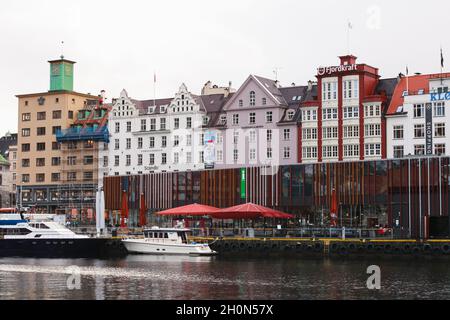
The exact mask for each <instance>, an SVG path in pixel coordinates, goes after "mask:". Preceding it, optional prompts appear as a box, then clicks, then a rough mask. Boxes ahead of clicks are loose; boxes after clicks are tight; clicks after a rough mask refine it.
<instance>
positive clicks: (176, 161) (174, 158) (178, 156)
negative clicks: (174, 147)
mask: <svg viewBox="0 0 450 320" xmlns="http://www.w3.org/2000/svg"><path fill="white" fill-rule="evenodd" d="M179 162H180V154H179V153H178V152H175V153H174V154H173V163H174V164H178V163H179Z"/></svg>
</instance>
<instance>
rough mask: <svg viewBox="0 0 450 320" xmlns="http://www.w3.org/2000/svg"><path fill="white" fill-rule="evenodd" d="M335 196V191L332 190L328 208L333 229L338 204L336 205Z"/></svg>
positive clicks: (335, 224)
mask: <svg viewBox="0 0 450 320" xmlns="http://www.w3.org/2000/svg"><path fill="white" fill-rule="evenodd" d="M337 202H338V200H337V194H336V189H333V191H331V207H330V220H331V226H333V227H335V226H337V218H338V216H337V212H338V204H337Z"/></svg>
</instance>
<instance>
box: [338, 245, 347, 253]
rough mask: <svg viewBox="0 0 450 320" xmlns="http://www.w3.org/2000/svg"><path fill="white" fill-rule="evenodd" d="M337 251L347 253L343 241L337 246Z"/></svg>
mask: <svg viewBox="0 0 450 320" xmlns="http://www.w3.org/2000/svg"><path fill="white" fill-rule="evenodd" d="M339 253H340V254H347V253H348V248H347V245H345V244H344V243H341V245H340V246H339Z"/></svg>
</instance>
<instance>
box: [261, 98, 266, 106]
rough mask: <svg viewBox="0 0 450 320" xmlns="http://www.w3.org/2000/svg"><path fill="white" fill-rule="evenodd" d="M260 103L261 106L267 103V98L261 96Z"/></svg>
mask: <svg viewBox="0 0 450 320" xmlns="http://www.w3.org/2000/svg"><path fill="white" fill-rule="evenodd" d="M262 105H263V106H265V105H267V99H266V98H262Z"/></svg>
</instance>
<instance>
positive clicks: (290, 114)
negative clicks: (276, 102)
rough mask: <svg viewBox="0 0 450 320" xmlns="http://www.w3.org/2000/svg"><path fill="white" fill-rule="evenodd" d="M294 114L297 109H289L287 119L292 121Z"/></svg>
mask: <svg viewBox="0 0 450 320" xmlns="http://www.w3.org/2000/svg"><path fill="white" fill-rule="evenodd" d="M294 115H295V111H294V110H289V111H288V112H287V120H288V121H291V120H292V119H294Z"/></svg>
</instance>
